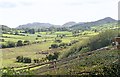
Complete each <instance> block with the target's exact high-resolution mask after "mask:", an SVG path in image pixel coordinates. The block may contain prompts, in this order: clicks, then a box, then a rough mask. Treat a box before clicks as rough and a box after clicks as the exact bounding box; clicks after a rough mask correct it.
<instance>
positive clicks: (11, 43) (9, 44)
mask: <svg viewBox="0 0 120 77" xmlns="http://www.w3.org/2000/svg"><path fill="white" fill-rule="evenodd" d="M7 47H8V48H11V47H15V43H14V42H11V41H8V42H7Z"/></svg>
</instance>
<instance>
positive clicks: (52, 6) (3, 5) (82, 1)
mask: <svg viewBox="0 0 120 77" xmlns="http://www.w3.org/2000/svg"><path fill="white" fill-rule="evenodd" d="M118 2H119V0H0V24H1V25H7V26H9V27H11V28H15V27H17V26H19V25H23V24H27V23H33V22H41V23H51V24H55V25H62V24H64V23H66V22H69V21H75V22H90V21H96V20H99V19H103V18H105V17H112V18H114V19H118Z"/></svg>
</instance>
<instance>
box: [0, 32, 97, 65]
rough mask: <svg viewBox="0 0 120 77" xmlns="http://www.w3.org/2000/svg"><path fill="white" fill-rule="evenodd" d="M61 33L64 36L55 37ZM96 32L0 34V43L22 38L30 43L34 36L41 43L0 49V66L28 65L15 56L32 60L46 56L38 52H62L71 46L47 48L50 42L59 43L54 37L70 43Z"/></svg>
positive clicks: (33, 40)
mask: <svg viewBox="0 0 120 77" xmlns="http://www.w3.org/2000/svg"><path fill="white" fill-rule="evenodd" d="M38 34H40V35H41V37H37V35H38ZM63 34H64V35H66V36H65V37H63V38H61V37H57V35H63ZM97 34H98V33H95V32H92V31H84V32H82V33H80V35H79V36H73V35H72V32H68V31H61V32H54V33H52V34H50V32H39V33H35V34H25V36H21V35H12V34H3V35H2V36H3V39H4V40H5V41H4V42H0V43H7V42H8V41H12V42H15V43H17V41H18V40H22V41H24V40H29V41H30V42H31V43H32V42H35V41H36V38H38V39H37V41H41V43H36V44H30V45H26V46H20V47H13V48H4V49H0V50H1V51H2V67H18V66H24V65H29V64H27V63H17V62H16V57H17V56H25V57H30V58H31V59H32V60H33V59H36V58H39V59H42V58H44V57H45V56H46V54H38V53H39V52H48V54H49V53H53V52H61V53H64V51H66V50H67V49H69V48H70V47H71V46H68V47H67V48H57V49H49V47H50V46H51V44H60V43H57V42H55V39H60V40H62V42H61V43H70V42H71V41H73V40H78V41H82V40H85V39H86V38H89V37H91V36H94V35H97ZM44 40H46V41H44ZM32 63H33V61H32Z"/></svg>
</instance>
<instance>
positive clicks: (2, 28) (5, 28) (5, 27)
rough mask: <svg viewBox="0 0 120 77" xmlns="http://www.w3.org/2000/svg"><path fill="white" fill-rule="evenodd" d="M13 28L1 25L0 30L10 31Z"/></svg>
mask: <svg viewBox="0 0 120 77" xmlns="http://www.w3.org/2000/svg"><path fill="white" fill-rule="evenodd" d="M10 29H11V28H10V27H8V26H6V25H0V30H2V31H8V30H10Z"/></svg>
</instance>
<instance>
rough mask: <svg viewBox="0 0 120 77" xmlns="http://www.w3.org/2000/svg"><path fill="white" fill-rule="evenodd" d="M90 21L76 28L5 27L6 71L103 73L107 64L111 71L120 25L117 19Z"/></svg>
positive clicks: (48, 73) (4, 50) (11, 72)
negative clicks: (119, 25)
mask: <svg viewBox="0 0 120 77" xmlns="http://www.w3.org/2000/svg"><path fill="white" fill-rule="evenodd" d="M86 24H87V25H88V23H85V26H86V27H85V26H80V27H79V25H76V26H73V27H75V28H68V27H62V28H61V27H60V28H53V27H52V28H43V29H31V28H25V29H24V28H23V29H11V28H6V27H5V28H3V31H2V33H3V34H2V36H1V37H2V38H0V44H1V48H0V52H1V57H2V60H1V61H2V66H1V70H2V71H3V74H4V75H6V74H7V75H17V74H18V75H22V74H26V75H27V74H28V75H30V74H36V75H59V74H60V75H83V74H85V75H95V74H98V75H103V74H104V72H103V71H104V70H105V68H107V69H109V67H107V65H108V66H110V69H109V70H108V71H111V67H112V66H111V65H112V64H113V65H114V63H117V62H118V54H119V52H118V51H119V50H117V49H116V46H115V43H113V42H114V38H115V37H119V35H120V33H119V31H118V30H119V27H117V26H116V23H111V24H109V23H108V24H103V25H99V26H91V27H89V26H87V25H86ZM90 25H91V23H90ZM112 26H113V27H112ZM77 27H79V28H81V27H82V28H81V29H79V28H77ZM76 28H77V29H76ZM63 69H64V70H63ZM115 69H116V70H118V69H117V68H115ZM112 70H113V69H112ZM4 71H7V72H4ZM106 73H108V72H106ZM116 74H117V73H116ZM112 75H113V73H112Z"/></svg>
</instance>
